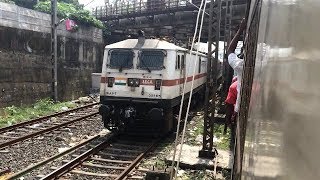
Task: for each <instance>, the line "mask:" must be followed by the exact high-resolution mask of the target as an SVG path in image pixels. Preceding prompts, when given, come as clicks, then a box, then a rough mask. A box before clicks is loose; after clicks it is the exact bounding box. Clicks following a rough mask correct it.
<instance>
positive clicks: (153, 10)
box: [92, 0, 246, 44]
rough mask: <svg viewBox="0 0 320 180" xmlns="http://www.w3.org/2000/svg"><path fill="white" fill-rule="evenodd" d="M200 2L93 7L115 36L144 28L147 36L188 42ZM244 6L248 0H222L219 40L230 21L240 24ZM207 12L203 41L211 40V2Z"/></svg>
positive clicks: (151, 0)
mask: <svg viewBox="0 0 320 180" xmlns="http://www.w3.org/2000/svg"><path fill="white" fill-rule="evenodd" d="M200 3H201V2H200V0H193V1H186V0H129V1H120V0H116V1H115V2H114V3H113V4H110V3H106V5H105V6H101V7H97V8H95V9H93V12H92V13H93V15H94V16H96V17H97V18H98V19H100V20H101V21H103V22H104V23H105V24H106V26H107V29H108V30H109V31H110V33H111V34H112V37H113V38H114V37H116V36H117V35H119V36H122V37H123V35H131V34H135V33H136V32H137V30H140V29H142V30H144V31H145V33H146V36H147V37H167V38H168V39H171V40H172V41H174V42H176V43H179V44H180V43H182V44H185V43H187V42H188V41H189V39H190V38H191V37H192V36H193V32H194V28H195V23H196V18H197V11H198V8H199V6H200ZM208 3H209V1H208ZM245 9H246V0H224V1H222V2H221V9H220V10H219V11H218V13H221V21H220V22H221V23H220V27H221V28H220V40H222V41H223V40H225V39H226V37H225V36H226V34H228V33H229V32H230V27H229V26H230V25H231V24H236V25H237V24H239V23H238V21H240V20H241V19H242V17H243V16H244V13H245ZM206 14H207V15H206V16H205V19H204V22H205V23H204V28H203V31H202V39H201V42H207V41H208V22H209V4H207V9H206ZM223 27H226V28H223ZM234 28H236V27H234ZM234 28H232V29H234ZM111 39H112V38H111ZM110 43H112V42H110Z"/></svg>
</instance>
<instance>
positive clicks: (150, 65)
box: [139, 51, 165, 71]
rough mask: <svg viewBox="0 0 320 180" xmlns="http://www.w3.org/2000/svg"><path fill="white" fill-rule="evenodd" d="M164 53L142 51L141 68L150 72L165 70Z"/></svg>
mask: <svg viewBox="0 0 320 180" xmlns="http://www.w3.org/2000/svg"><path fill="white" fill-rule="evenodd" d="M164 55H165V54H164V52H162V51H141V54H140V58H139V68H140V69H147V70H148V71H150V70H160V69H163V68H164V66H163V60H164Z"/></svg>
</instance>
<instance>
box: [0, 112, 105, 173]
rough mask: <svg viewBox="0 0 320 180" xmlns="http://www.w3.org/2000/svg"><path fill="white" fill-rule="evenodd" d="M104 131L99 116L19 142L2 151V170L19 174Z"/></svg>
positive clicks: (0, 162)
mask: <svg viewBox="0 0 320 180" xmlns="http://www.w3.org/2000/svg"><path fill="white" fill-rule="evenodd" d="M102 130H103V123H102V122H101V117H100V116H99V115H97V116H94V117H90V118H87V119H86V120H82V121H79V122H77V123H75V124H72V125H70V127H67V128H61V129H58V130H56V131H54V132H50V133H48V134H44V135H41V136H38V137H35V138H31V139H28V140H25V141H23V142H19V143H18V144H15V145H12V146H11V147H7V148H6V149H4V150H2V151H0V169H7V168H10V169H11V171H12V172H18V171H20V170H22V169H24V168H26V167H28V166H29V165H31V164H35V163H37V162H40V161H42V160H44V159H46V158H48V157H51V156H53V155H55V154H57V153H59V148H69V147H71V146H74V145H75V144H77V143H79V142H81V141H83V140H85V139H87V138H88V137H89V136H93V135H96V134H98V133H99V132H101V131H102Z"/></svg>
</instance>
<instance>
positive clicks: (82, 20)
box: [34, 1, 104, 29]
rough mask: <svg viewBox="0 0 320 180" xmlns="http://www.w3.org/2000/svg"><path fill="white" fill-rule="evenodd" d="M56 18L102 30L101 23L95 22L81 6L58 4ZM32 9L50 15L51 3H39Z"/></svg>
mask: <svg viewBox="0 0 320 180" xmlns="http://www.w3.org/2000/svg"><path fill="white" fill-rule="evenodd" d="M57 7H58V17H60V18H70V19H72V20H74V21H76V22H77V23H79V24H83V25H86V26H91V25H92V26H95V27H97V28H100V29H103V28H104V26H103V23H102V22H101V21H99V20H97V19H96V18H95V17H93V16H92V15H90V12H89V11H87V10H84V9H83V8H82V7H81V6H79V5H75V4H74V3H73V4H69V3H66V2H58V6H57ZM34 9H36V10H38V11H41V12H45V13H50V12H51V2H50V1H40V2H39V3H38V4H36V5H35V6H34Z"/></svg>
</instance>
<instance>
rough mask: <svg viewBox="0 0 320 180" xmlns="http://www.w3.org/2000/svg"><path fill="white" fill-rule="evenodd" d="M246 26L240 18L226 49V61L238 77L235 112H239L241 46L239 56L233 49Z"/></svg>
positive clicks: (241, 66) (241, 64)
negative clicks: (239, 22)
mask: <svg viewBox="0 0 320 180" xmlns="http://www.w3.org/2000/svg"><path fill="white" fill-rule="evenodd" d="M245 28H246V20H245V19H242V21H241V24H240V27H239V29H238V31H237V33H236V34H235V36H234V37H233V39H232V41H231V42H230V45H229V47H228V50H227V55H228V63H229V65H230V66H231V67H232V69H233V70H234V73H235V74H236V75H237V78H238V86H237V93H238V94H237V101H236V105H235V108H234V111H235V112H239V108H240V90H241V77H242V70H243V48H241V53H240V55H239V57H238V56H237V55H236V54H235V49H236V47H237V44H238V41H239V39H240V35H241V33H242V32H243V30H244V29H245Z"/></svg>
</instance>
